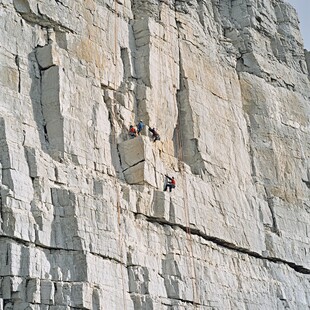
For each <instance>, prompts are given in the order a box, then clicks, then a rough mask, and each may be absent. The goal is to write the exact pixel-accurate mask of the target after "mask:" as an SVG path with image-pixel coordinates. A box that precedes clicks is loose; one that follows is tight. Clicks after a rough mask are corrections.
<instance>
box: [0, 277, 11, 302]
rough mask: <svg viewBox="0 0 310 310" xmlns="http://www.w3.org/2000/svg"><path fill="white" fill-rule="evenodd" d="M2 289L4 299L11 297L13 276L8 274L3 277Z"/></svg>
mask: <svg viewBox="0 0 310 310" xmlns="http://www.w3.org/2000/svg"><path fill="white" fill-rule="evenodd" d="M1 290H2V298H3V299H11V297H12V295H11V293H12V284H11V277H9V276H7V277H4V278H3V279H2V283H1Z"/></svg>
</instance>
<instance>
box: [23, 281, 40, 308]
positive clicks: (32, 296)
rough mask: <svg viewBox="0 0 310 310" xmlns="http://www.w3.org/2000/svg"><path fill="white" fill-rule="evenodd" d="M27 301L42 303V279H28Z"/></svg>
mask: <svg viewBox="0 0 310 310" xmlns="http://www.w3.org/2000/svg"><path fill="white" fill-rule="evenodd" d="M26 290H27V301H28V302H30V303H40V301H41V290H40V280H39V279H37V278H35V279H29V280H28V281H27V287H26Z"/></svg>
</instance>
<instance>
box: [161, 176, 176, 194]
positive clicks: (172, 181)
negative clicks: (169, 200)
mask: <svg viewBox="0 0 310 310" xmlns="http://www.w3.org/2000/svg"><path fill="white" fill-rule="evenodd" d="M165 177H166V180H165V188H164V192H165V191H166V190H167V188H169V192H170V193H171V191H172V189H173V188H175V185H176V182H175V179H174V177H171V178H170V177H169V176H168V175H165Z"/></svg>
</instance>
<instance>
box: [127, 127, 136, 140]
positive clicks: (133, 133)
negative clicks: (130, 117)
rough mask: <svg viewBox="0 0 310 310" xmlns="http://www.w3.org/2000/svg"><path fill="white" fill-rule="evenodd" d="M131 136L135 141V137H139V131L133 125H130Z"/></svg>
mask: <svg viewBox="0 0 310 310" xmlns="http://www.w3.org/2000/svg"><path fill="white" fill-rule="evenodd" d="M129 136H130V137H131V138H132V139H133V138H134V137H136V136H137V130H136V128H135V127H133V126H132V125H130V127H129Z"/></svg>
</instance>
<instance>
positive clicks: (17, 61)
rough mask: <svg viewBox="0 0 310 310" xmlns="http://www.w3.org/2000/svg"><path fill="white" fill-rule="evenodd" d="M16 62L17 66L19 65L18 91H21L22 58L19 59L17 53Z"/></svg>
mask: <svg viewBox="0 0 310 310" xmlns="http://www.w3.org/2000/svg"><path fill="white" fill-rule="evenodd" d="M15 63H16V66H17V70H18V92H19V93H20V91H21V88H20V87H21V73H20V59H19V56H18V55H16V56H15Z"/></svg>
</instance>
